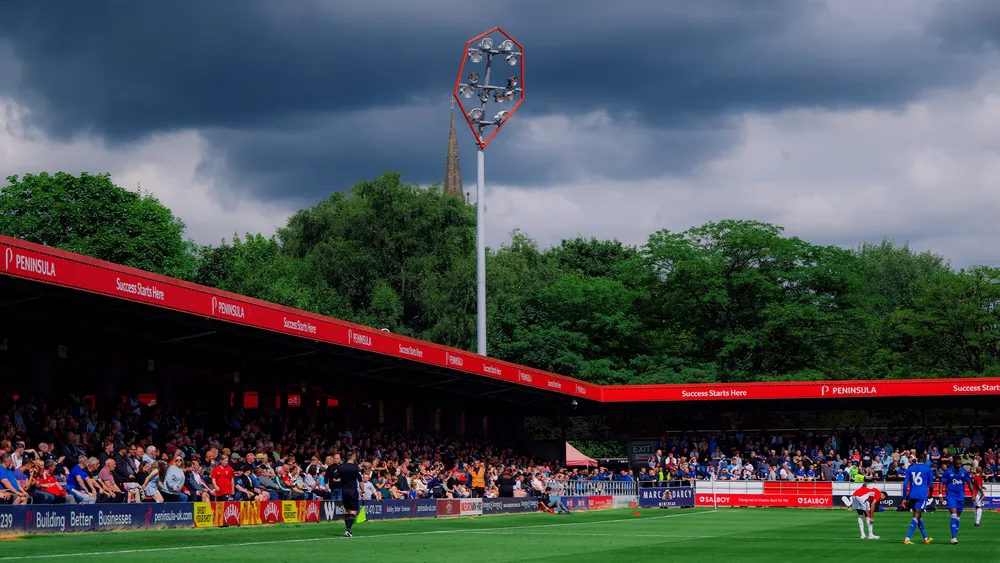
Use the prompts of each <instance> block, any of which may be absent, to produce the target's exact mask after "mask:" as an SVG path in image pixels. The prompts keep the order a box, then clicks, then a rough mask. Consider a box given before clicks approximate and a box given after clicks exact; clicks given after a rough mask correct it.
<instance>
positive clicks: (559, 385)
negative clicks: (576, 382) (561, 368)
mask: <svg viewBox="0 0 1000 563" xmlns="http://www.w3.org/2000/svg"><path fill="white" fill-rule="evenodd" d="M549 387H551V388H553V389H562V383H560V382H558V381H554V380H552V379H550V380H549Z"/></svg>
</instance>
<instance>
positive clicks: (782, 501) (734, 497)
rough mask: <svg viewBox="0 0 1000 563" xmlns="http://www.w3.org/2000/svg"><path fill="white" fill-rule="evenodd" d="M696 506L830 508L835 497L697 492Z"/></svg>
mask: <svg viewBox="0 0 1000 563" xmlns="http://www.w3.org/2000/svg"><path fill="white" fill-rule="evenodd" d="M694 504H695V506H716V505H718V506H728V507H772V508H776V507H791V508H830V507H831V506H833V497H831V496H830V495H825V496H824V495H818V494H817V495H788V494H774V495H770V494H740V493H726V494H716V495H712V494H697V495H695V496H694Z"/></svg>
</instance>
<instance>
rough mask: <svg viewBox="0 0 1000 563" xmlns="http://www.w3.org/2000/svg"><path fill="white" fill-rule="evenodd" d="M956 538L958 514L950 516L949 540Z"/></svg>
mask: <svg viewBox="0 0 1000 563" xmlns="http://www.w3.org/2000/svg"><path fill="white" fill-rule="evenodd" d="M957 537H958V514H952V515H951V538H952V539H955V538H957Z"/></svg>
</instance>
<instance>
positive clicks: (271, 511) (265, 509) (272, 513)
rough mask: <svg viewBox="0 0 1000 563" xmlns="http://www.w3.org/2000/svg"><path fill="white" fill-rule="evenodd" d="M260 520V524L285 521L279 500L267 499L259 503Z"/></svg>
mask: <svg viewBox="0 0 1000 563" xmlns="http://www.w3.org/2000/svg"><path fill="white" fill-rule="evenodd" d="M260 521H261V523H262V524H278V523H281V522H284V521H285V518H284V515H283V514H282V510H281V501H280V500H268V501H264V502H262V503H260Z"/></svg>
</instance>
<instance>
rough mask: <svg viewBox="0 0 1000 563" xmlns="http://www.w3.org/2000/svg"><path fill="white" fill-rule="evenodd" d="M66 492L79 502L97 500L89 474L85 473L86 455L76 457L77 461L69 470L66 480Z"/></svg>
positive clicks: (90, 502)
mask: <svg viewBox="0 0 1000 563" xmlns="http://www.w3.org/2000/svg"><path fill="white" fill-rule="evenodd" d="M66 492H67V493H69V494H70V495H71V496H72V497H73V498H74V499H75V500H76V502H78V503H80V504H94V503H95V502H97V491H95V490H94V489H93V487H92V486H91V483H90V474H89V473H87V456H85V455H82V456H80V457H78V458H77V463H76V465H74V466H73V469H71V470H70V472H69V478H68V479H67V481H66Z"/></svg>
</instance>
